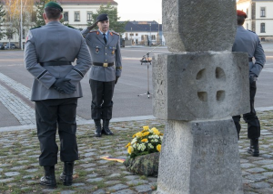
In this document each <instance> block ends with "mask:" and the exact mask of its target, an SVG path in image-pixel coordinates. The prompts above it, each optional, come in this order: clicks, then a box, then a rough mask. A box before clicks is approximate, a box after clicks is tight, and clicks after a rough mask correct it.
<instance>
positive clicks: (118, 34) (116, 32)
mask: <svg viewBox="0 0 273 194" xmlns="http://www.w3.org/2000/svg"><path fill="white" fill-rule="evenodd" d="M110 33H113V34H115V35H117V36H119V33H117V32H114V31H112V32H110Z"/></svg>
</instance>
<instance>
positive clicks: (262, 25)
mask: <svg viewBox="0 0 273 194" xmlns="http://www.w3.org/2000/svg"><path fill="white" fill-rule="evenodd" d="M261 33H265V23H261Z"/></svg>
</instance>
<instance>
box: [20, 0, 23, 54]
mask: <svg viewBox="0 0 273 194" xmlns="http://www.w3.org/2000/svg"><path fill="white" fill-rule="evenodd" d="M20 34H21V39H20V41H21V50H24V49H23V0H21V21H20Z"/></svg>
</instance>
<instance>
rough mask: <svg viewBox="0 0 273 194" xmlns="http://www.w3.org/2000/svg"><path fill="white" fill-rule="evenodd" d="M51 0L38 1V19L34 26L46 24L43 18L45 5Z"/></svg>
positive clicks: (36, 5)
mask: <svg viewBox="0 0 273 194" xmlns="http://www.w3.org/2000/svg"><path fill="white" fill-rule="evenodd" d="M49 1H51V0H40V1H36V3H35V10H36V11H35V15H36V20H35V24H34V26H44V25H45V21H44V18H43V13H44V7H45V5H46V4H47V3H48V2H49ZM52 1H54V2H56V0H52Z"/></svg>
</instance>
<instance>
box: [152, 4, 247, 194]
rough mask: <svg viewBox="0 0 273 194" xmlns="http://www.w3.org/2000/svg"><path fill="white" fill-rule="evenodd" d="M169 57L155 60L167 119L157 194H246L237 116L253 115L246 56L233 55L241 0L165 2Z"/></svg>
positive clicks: (157, 110)
mask: <svg viewBox="0 0 273 194" xmlns="http://www.w3.org/2000/svg"><path fill="white" fill-rule="evenodd" d="M162 3H163V26H164V28H163V29H164V36H165V38H166V44H167V46H168V49H169V50H170V51H171V52H172V53H170V54H160V55H155V57H154V59H153V87H154V100H153V112H154V115H155V116H156V117H158V118H161V119H166V120H167V122H166V128H165V133H164V138H163V145H162V150H161V154H160V161H159V175H158V185H157V191H156V192H155V193H156V194H242V193H243V188H242V186H243V185H242V175H241V167H240V158H239V151H238V144H237V141H238V139H237V132H236V128H235V125H234V123H233V120H232V118H231V116H232V115H238V114H242V113H246V112H249V110H250V108H249V86H248V56H247V54H244V53H232V52H231V48H232V45H233V42H234V39H235V33H236V26H237V24H236V0H190V1H189V0H164V1H162Z"/></svg>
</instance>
